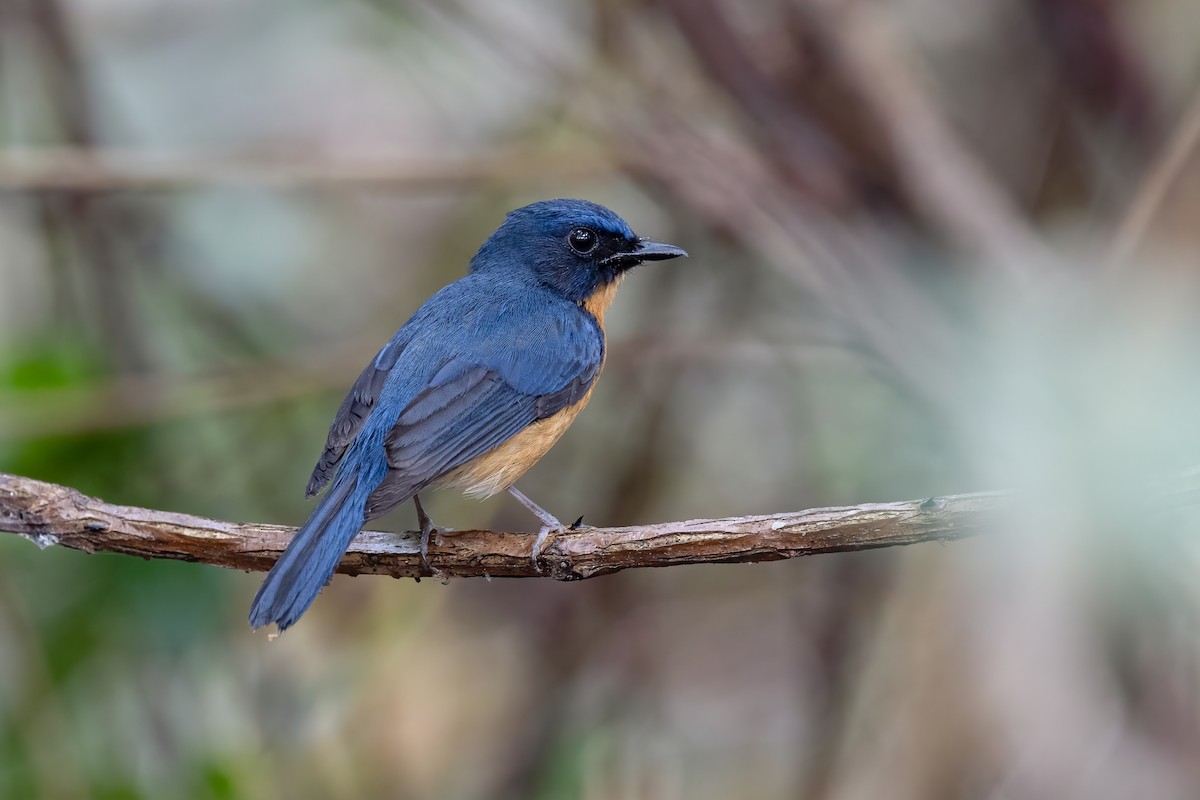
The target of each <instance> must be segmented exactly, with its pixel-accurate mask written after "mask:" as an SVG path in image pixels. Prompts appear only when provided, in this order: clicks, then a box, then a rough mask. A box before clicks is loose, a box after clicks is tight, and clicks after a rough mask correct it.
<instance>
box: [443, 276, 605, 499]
mask: <svg viewBox="0 0 1200 800" xmlns="http://www.w3.org/2000/svg"><path fill="white" fill-rule="evenodd" d="M619 282H620V278H618V279H617V280H615V281H613V282H611V283H609V284H606V285H605V286H602V287H601V288H600V289H598V290H597V291H596V292H595V293H594V294H592V296H591V297H589V298H588V299H587V300H585V301H583V302H582V303H580V307H581V308H583V309H584V310H585V311H587V312H588V313H589V314H591V315H592V316H593V317H595V318H596V321H597V322H599V323H600V333H601V336H603V335H604V314H605V312H607V311H608V308H609V306H611V305H612V301H613V298H614V297H616V294H617V284H618V283H619ZM605 355H607V350H606V351H605ZM600 369H601V370H603V369H604V363H603V362H601V363H600ZM599 378H600V374H599V371H597V374H596V380H599ZM595 388H596V381H595V380H594V381H592V385H591V386H590V387H588V390H587V393H586V394H584V396H583V397H582V399H580V401H579V402H578V403H576V404H575V405H573V406H568V407H566V408H564V409H563V410H562V411H559V412H558V413H557V414H555V415H553V416H550V417H546V418H545V419H539V420H538V421H537V422H534V423H533V424H532V425H530V426H529V427H527V428H525V429H524V430H523V431H521V432H520V433H518V434H517V435H515V436H513V437H512V438H511V439H509V440H508V441H506V442H505V443H504V444H502V445H500V446H499V447H497V448H496V449H495V450H490V451H488V452H486V453H484V454H483V455H481V456H477V457H475V458H473V459H471V460H470V461H468V462H467V463H466V464H463V465H462V466H461V467H459V468H458V469H456V470H454V471H453V472H451V473H449V474H448V475H446V476H445V477H444V478H442V479H441V480H440V481H438V484H439V485H441V486H445V487H450V488H457V489H462V490H463V492H464V493H465V494H466V495H468V496H469V497H478V498H482V497H491V496H492V495H494V494H496V493H497V492H501V491H503V490H505V489H507V488H508V487H509V486H512V485H513V484H514V483H516V482H517V479H518V478H520V477H521V476H522V475H524V474H525V472H526V471H527V470H528V469H529V468H530V467H532V466H533V465H534V464H536V463H537V462H538V461H539V460H541V458H542V456H544V455H546V453H547V452H548V451H549V450H550V448H551V447H553V446H554V443H555V442H557V441H558V440H559V439H560V438H562V435H563V434H564V433H566V432H567V428H569V427H571V423H572V422H574V421H575V417H577V416H579V412H580V411H583V409H584V407H585V406H587V404H588V400H590V399H591V397H592V391H593V390H594V389H595Z"/></svg>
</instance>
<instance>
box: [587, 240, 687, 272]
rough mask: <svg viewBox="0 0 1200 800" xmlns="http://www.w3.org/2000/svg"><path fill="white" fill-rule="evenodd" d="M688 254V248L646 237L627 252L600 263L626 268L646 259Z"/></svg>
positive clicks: (677, 256) (662, 259) (665, 258)
mask: <svg viewBox="0 0 1200 800" xmlns="http://www.w3.org/2000/svg"><path fill="white" fill-rule="evenodd" d="M686 255H687V251H686V250H684V249H683V248H681V247H676V246H675V245H673V244H660V243H659V242H648V241H646V240H645V239H639V240H638V243H637V246H636V247H635V248H634V249H632V250H630V251H629V252H626V253H616V254H614V255H611V256H609V257H608V258H606V259H604V261H602V262H600V263H601V264H603V265H604V266H606V267H610V268H612V269H618V270H626V269H629V268H630V267H636V266H637V265H638V264H642V263H645V262H646V261H666V260H667V259H669V258H679V257H680V256H686Z"/></svg>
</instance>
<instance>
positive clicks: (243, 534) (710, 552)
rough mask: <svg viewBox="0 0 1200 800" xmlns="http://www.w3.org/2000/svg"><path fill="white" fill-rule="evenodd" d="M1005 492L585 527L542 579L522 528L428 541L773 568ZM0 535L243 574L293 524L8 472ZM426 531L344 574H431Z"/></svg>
mask: <svg viewBox="0 0 1200 800" xmlns="http://www.w3.org/2000/svg"><path fill="white" fill-rule="evenodd" d="M1003 496H1004V494H1003V493H1002V492H979V493H975V494H961V495H953V496H948V497H937V498H930V499H928V500H912V501H908V502H901V503H870V504H865V505H859V506H845V507H840V508H814V509H809V510H807V511H798V512H794V513H785V514H768V515H762V516H752V517H733V518H728V519H697V520H687V521H685V522H665V523H662V524H659V525H646V526H638V527H630V528H581V529H579V530H573V531H567V532H565V533H562V534H560V535H558V536H554V537H551V540H550V544H549V546H548V547H547V548H546V550H545V553H544V554H543V557H542V568H543V571H542V572H538V571H537V570H535V569H534V567H533V564H532V563H531V562H530V559H529V553H530V546H531V544H532V543H533V537H532V536H531V535H529V534H525V533H504V532H497V531H458V532H455V533H451V534H446V535H444V536H442V537H441V541H440V542H432V543H431V544H430V548H429V560H430V561H431V562H432V563H433V565H434V566H436V567H437V568H438V569H439V570H441V571H442V572H444V573H446V574H448V575H454V576H460V577H470V576H495V577H553V578H557V579H559V580H579V579H582V578H591V577H595V576H597V575H605V574H608V573H610V572H618V571H620V570H623V569H629V568H631V567H666V566H670V565H672V564H703V563H713V562H731V561H736V562H751V561H775V560H778V559H783V558H794V557H796V556H805V555H812V554H815V553H831V552H838V551H843V550H863V549H868V548H875V547H890V546H894V545H902V544H915V543H917V542H931V541H947V540H951V539H959V538H962V537H965V536H970V535H973V534H975V533H978V532H980V530H981V528H982V527H983V524H984V520H983V518H984V517H985V516H986V513H987V512H988V511H991V510H994V509H995V508H996V507H997V506H998V503H999V501H1000V499H1001V498H1002V497H1003ZM0 531H7V532H10V533H15V534H18V535H20V536H23V537H25V538H27V539H30V540H31V541H33V542H34V543H35V544H37V545H38V546H39V547H50V546H52V545H60V546H62V547H69V548H71V549H74V550H82V551H84V552H87V553H94V552H99V551H108V552H113V553H126V554H128V555H135V556H141V557H143V558H172V559H179V560H183V561H196V562H201V563H205V564H214V565H216V566H220V567H229V568H232V569H242V570H266V569H269V568H270V566H271V564H273V563H274V561H275V559H276V558H277V557H278V556H279V554H280V553H281V552H282V551H283V548H284V547H285V546H286V545H287V543H288V540H289V539H290V538H291V535H292V533H293V532H294V531H295V528H289V527H285V526H281V525H257V524H241V523H233V522H222V521H219V520H213V519H206V518H204V517H195V516H191V515H188V514H176V513H173V512H170V511H155V510H152V509H147V508H137V507H134V506H117V505H112V504H110V503H105V502H103V501H102V500H98V499H96V498H94V497H88V496H87V495H84V494H82V493H80V492H77V491H75V490H74V489H71V488H68V487H66V486H59V485H56V484H53V483H44V482H42V481H35V480H32V479H30V478H23V477H20V476H17V475H8V474H4V473H0ZM418 542H419V534H417V533H415V532H405V533H378V532H374V531H364V532H363V533H362V534H360V535H359V536H358V538H357V539H355V540H354V543H353V544H352V545H351V546H350V550H349V552H347V553H346V555H345V556H344V557H343V559H342V563H341V564H340V565H339V567H338V571H339V572H344V573H347V574H350V575H359V574H376V575H391V576H394V577H397V578H401V577H411V578H419V577H426V576H429V575H430V571H429V570H428V569H427V568H425V567H424V566H423V565H422V564H421V557H420V554H419V552H418Z"/></svg>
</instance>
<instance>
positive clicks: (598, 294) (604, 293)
mask: <svg viewBox="0 0 1200 800" xmlns="http://www.w3.org/2000/svg"><path fill="white" fill-rule="evenodd" d="M623 277H624V276H623V275H618V276H616V277H615V278H613V279H612V280H611V281H609V282H608V283H606V284H604V285H603V286H601V287H600V288H599V289H597V290H596V291H594V292H592V294H591V295H590V296H589V297H588V298H587V299H586V300H584V301H583V302H582V303H580V304H579V307H580V308H582V309H583V310H584V311H586V312H588V313H589V314H591V315H592V316H593V317H595V318H596V322H599V323H600V328H601V329H603V328H604V314H605V312H607V311H608V307H609V306H611V305H612V302H613V298H614V297H616V296H617V286H618V285H619V284H620V283H621V278H623Z"/></svg>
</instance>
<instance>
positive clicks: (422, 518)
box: [413, 494, 450, 578]
mask: <svg viewBox="0 0 1200 800" xmlns="http://www.w3.org/2000/svg"><path fill="white" fill-rule="evenodd" d="M413 505H414V506H416V508H417V524H418V525H420V526H421V563H422V564H424V565H425V566H426V567H427V568H428V569H429V571H430V572H432V573H433V576H434V577H435V578H436V577H438V576H440V575H441V574H442V571H441V570H439V569H435V568H434V566H433V565H432V564H430V563H429V539H430V537H431V536H433V534H435V533H439V529H438V528H437V527H436V526H435V525H434V524H433V520H432V519H430V518H429V515H428V514H426V513H425V509H424V508H423V507H422V506H421V498H420V497H419V496H417V495H415V494H414V495H413ZM441 530H450V529H449V528H442V529H441Z"/></svg>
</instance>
